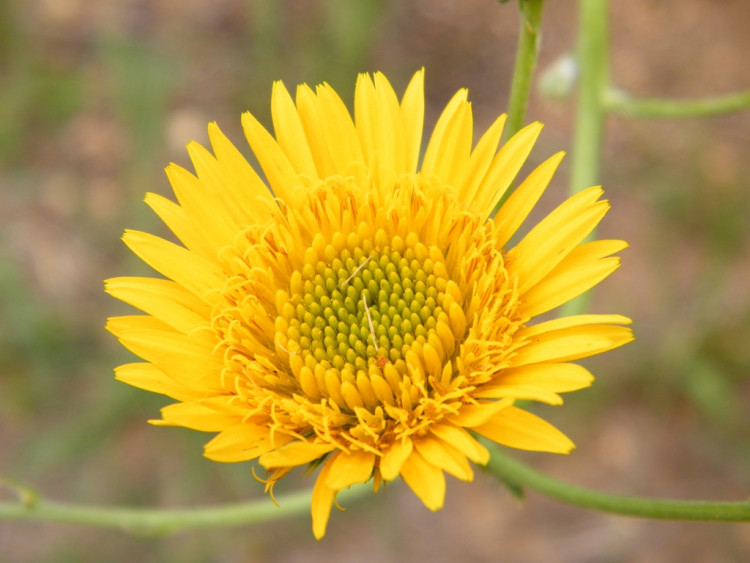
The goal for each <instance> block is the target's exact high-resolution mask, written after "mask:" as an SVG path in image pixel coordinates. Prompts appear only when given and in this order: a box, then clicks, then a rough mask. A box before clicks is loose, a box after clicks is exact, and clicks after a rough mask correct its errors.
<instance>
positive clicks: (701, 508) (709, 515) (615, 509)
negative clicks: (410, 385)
mask: <svg viewBox="0 0 750 563" xmlns="http://www.w3.org/2000/svg"><path fill="white" fill-rule="evenodd" d="M485 445H487V444H485ZM489 448H490V451H491V452H492V458H491V459H490V461H489V463H488V464H487V466H486V467H485V470H486V471H487V472H488V473H490V474H491V475H493V476H495V477H497V478H499V479H501V480H503V481H507V482H509V483H513V484H515V485H518V486H520V487H528V488H529V489H532V490H534V491H536V492H538V493H541V494H543V495H546V496H548V497H550V498H553V499H556V500H559V501H562V502H565V503H567V504H572V505H575V506H579V507H581V508H588V509H591V510H599V511H601V512H610V513H612V514H620V515H622V516H636V517H639V518H650V519H656V520H703V521H724V522H750V501H745V502H707V501H681V500H663V499H651V498H639V497H626V496H619V495H612V494H608V493H601V492H597V491H592V490H589V489H584V488H583V487H577V486H575V485H571V484H569V483H564V482H562V481H558V480H557V479H554V478H552V477H549V476H547V475H544V474H542V473H539V472H538V471H535V470H533V469H531V468H530V467H528V466H527V465H524V464H523V463H521V462H519V461H517V460H515V459H513V458H511V457H509V456H507V455H505V454H504V453H503V452H501V451H500V449H499V448H496V447H494V446H489Z"/></svg>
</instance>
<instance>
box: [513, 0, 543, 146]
mask: <svg viewBox="0 0 750 563" xmlns="http://www.w3.org/2000/svg"><path fill="white" fill-rule="evenodd" d="M519 4H520V6H519V7H520V10H521V28H520V30H519V33H518V50H517V51H516V63H515V66H514V68H513V79H512V82H511V86H510V100H509V102H508V122H507V125H506V128H505V138H506V139H509V138H510V137H512V136H513V135H514V134H515V133H517V132H518V131H519V130H520V129H521V127H523V124H524V119H525V118H526V105H527V103H528V101H529V93H530V91H531V77H532V75H533V74H534V69H535V68H536V59H537V54H538V53H539V41H540V37H541V27H542V8H543V7H544V0H519Z"/></svg>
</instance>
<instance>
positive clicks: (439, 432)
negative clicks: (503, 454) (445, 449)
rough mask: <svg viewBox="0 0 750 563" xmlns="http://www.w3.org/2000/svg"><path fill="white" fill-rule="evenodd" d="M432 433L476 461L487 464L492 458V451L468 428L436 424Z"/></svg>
mask: <svg viewBox="0 0 750 563" xmlns="http://www.w3.org/2000/svg"><path fill="white" fill-rule="evenodd" d="M431 431H432V433H433V434H434V435H435V436H437V437H438V438H440V439H441V440H443V441H444V442H447V443H449V444H450V445H452V446H453V447H454V448H456V449H457V450H458V451H460V452H461V453H462V454H464V455H465V456H466V457H467V458H469V459H470V460H471V461H473V462H474V463H479V464H480V465H485V464H486V463H487V462H488V461H489V460H490V452H489V451H488V450H487V448H485V447H484V446H483V445H482V444H480V443H479V442H477V441H476V440H475V439H474V437H473V436H472V435H471V434H469V433H468V432H467V431H466V430H464V429H463V428H461V427H459V426H455V425H453V424H435V425H434V426H433V427H432V428H431Z"/></svg>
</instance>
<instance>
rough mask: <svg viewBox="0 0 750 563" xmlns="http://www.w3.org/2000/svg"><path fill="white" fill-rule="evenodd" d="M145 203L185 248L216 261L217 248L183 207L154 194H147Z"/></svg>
mask: <svg viewBox="0 0 750 563" xmlns="http://www.w3.org/2000/svg"><path fill="white" fill-rule="evenodd" d="M144 201H145V202H146V205H148V206H149V207H150V208H151V209H152V211H153V212H154V213H156V215H157V216H158V217H159V219H161V220H162V221H163V222H164V224H165V225H166V226H167V227H168V228H169V230H170V231H172V232H173V233H174V235H175V236H176V237H177V239H178V240H179V241H180V242H181V243H182V244H184V245H185V248H187V249H188V250H190V251H192V252H195V253H197V254H199V255H200V256H201V257H202V258H205V259H207V260H209V261H213V260H215V258H216V248H215V247H214V246H213V245H212V243H211V241H210V240H209V239H206V238H205V237H204V236H203V233H202V232H201V231H200V229H199V228H197V226H196V225H195V224H194V223H193V222H192V221H191V219H190V217H189V216H188V214H187V212H186V211H185V210H184V209H183V208H182V207H180V206H179V205H177V204H176V203H175V202H174V201H172V200H170V199H167V198H165V197H163V196H160V195H158V194H153V193H147V194H146V197H145V198H144Z"/></svg>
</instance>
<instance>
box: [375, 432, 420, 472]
mask: <svg viewBox="0 0 750 563" xmlns="http://www.w3.org/2000/svg"><path fill="white" fill-rule="evenodd" d="M412 449H413V444H412V441H411V440H410V439H408V438H407V439H405V440H400V441H398V442H396V443H395V444H393V445H392V446H391V448H390V449H389V450H387V451H386V452H385V453H384V454H383V457H382V458H381V460H380V474H381V475H382V476H383V479H384V480H385V481H393V480H394V479H395V478H396V477H398V474H399V473H400V472H401V468H402V467H403V466H404V463H405V462H406V460H407V458H408V457H409V456H410V455H411V453H412Z"/></svg>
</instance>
